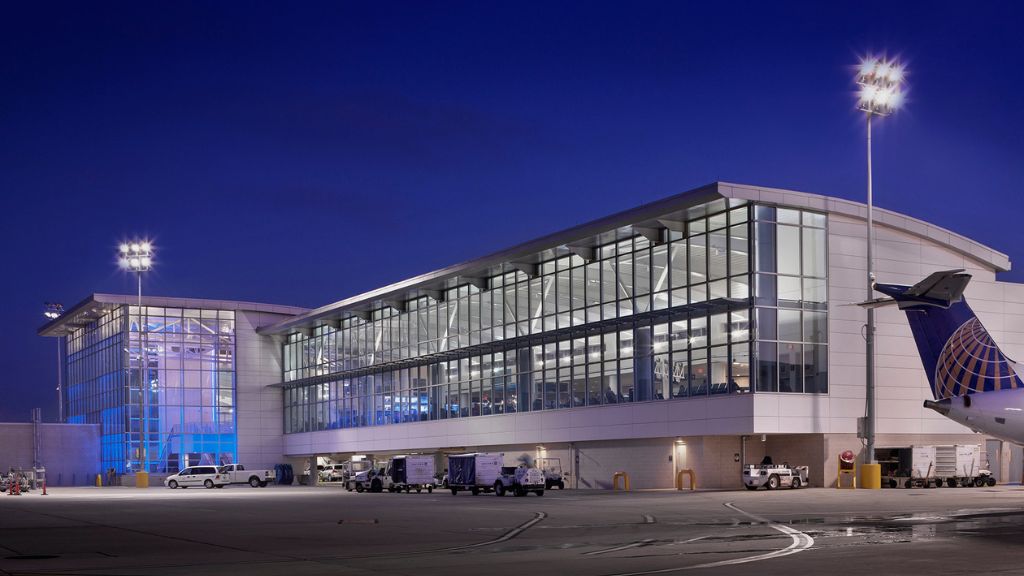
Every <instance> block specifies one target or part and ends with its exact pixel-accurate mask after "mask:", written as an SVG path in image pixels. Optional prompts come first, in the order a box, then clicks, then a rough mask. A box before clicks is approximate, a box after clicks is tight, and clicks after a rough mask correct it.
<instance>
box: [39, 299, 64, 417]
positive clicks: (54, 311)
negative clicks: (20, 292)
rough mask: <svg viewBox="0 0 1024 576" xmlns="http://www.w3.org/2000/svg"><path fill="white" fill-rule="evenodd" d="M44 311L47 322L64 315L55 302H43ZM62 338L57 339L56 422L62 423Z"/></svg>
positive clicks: (61, 308) (61, 306) (62, 309)
mask: <svg viewBox="0 0 1024 576" xmlns="http://www.w3.org/2000/svg"><path fill="white" fill-rule="evenodd" d="M44 305H45V306H46V309H45V310H43V316H46V318H47V319H48V320H56V319H57V318H60V316H61V314H63V313H64V306H63V305H62V304H58V303H57V302H45V303H44ZM61 340H62V338H57V413H58V415H59V416H58V417H59V420H57V421H58V422H64V392H63V391H62V390H61V388H62V387H63V386H62V385H63V380H64V378H63V375H62V373H63V372H64V367H63V366H62V365H61V364H62V362H61V354H60V341H61Z"/></svg>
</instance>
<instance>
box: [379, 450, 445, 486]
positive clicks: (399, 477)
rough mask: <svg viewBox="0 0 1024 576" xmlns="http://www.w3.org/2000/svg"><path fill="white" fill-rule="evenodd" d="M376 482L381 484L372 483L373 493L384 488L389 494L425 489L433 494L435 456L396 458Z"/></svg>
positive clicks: (419, 455) (418, 455)
mask: <svg viewBox="0 0 1024 576" xmlns="http://www.w3.org/2000/svg"><path fill="white" fill-rule="evenodd" d="M375 480H379V483H377V484H375V483H373V482H371V484H370V491H371V492H374V491H377V492H379V491H380V490H381V489H384V488H387V491H388V492H401V491H403V490H404V491H405V492H406V493H408V492H409V491H410V490H415V491H416V492H422V491H423V490H424V489H426V491H427V492H433V491H434V456H433V454H429V455H423V454H416V455H409V456H395V457H393V458H391V460H390V461H389V462H388V467H387V469H386V470H384V474H383V475H382V476H379V477H378V478H376V479H375ZM375 488H377V490H375Z"/></svg>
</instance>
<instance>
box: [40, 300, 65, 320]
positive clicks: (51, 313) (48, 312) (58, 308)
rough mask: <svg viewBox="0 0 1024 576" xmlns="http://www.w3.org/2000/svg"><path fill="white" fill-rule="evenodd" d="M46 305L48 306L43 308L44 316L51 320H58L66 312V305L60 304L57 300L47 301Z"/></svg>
mask: <svg viewBox="0 0 1024 576" xmlns="http://www.w3.org/2000/svg"><path fill="white" fill-rule="evenodd" d="M44 305H45V306H46V308H45V309H44V310H43V316H46V318H47V319H49V320H56V319H57V318H60V316H61V314H63V313H64V305H62V304H58V303H57V302H46V303H45V304H44Z"/></svg>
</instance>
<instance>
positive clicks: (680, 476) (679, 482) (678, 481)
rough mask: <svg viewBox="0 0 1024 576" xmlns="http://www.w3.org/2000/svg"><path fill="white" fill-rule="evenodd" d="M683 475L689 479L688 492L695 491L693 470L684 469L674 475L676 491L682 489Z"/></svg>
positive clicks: (695, 481) (695, 477)
mask: <svg viewBox="0 0 1024 576" xmlns="http://www.w3.org/2000/svg"><path fill="white" fill-rule="evenodd" d="M683 474H686V475H687V476H689V477H690V490H696V489H697V475H696V474H694V473H693V470H690V469H689V468H684V469H683V470H680V471H679V473H678V474H676V490H682V489H683Z"/></svg>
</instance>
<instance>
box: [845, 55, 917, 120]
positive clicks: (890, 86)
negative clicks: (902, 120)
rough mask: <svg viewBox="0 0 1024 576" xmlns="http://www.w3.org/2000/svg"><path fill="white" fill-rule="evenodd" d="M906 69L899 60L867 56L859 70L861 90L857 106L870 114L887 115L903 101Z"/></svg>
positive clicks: (858, 82) (858, 80)
mask: <svg viewBox="0 0 1024 576" xmlns="http://www.w3.org/2000/svg"><path fill="white" fill-rule="evenodd" d="M905 72H906V70H905V69H904V68H903V66H901V65H900V64H899V63H898V62H895V61H890V60H886V59H878V58H866V59H864V60H863V61H861V63H860V68H859V69H858V71H857V84H859V85H860V87H861V90H860V94H859V95H858V102H857V108H858V109H860V110H862V111H864V112H867V113H869V114H878V115H881V116H885V115H888V114H891V113H893V112H894V111H895V110H896V109H897V108H898V107H899V105H900V104H901V103H902V102H903V80H904V77H905V76H906V73H905Z"/></svg>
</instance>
